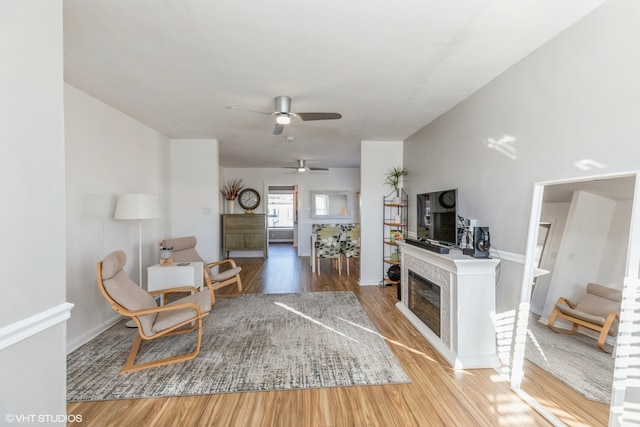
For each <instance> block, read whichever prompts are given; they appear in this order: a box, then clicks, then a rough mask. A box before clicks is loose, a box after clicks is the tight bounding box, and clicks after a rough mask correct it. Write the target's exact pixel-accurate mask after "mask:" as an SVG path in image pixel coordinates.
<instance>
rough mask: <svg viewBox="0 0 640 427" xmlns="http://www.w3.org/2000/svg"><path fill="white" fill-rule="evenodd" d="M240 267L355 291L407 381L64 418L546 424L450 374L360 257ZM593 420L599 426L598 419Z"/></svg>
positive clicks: (71, 407)
mask: <svg viewBox="0 0 640 427" xmlns="http://www.w3.org/2000/svg"><path fill="white" fill-rule="evenodd" d="M236 261H237V262H238V265H240V266H241V267H242V268H243V271H242V281H243V287H244V289H245V292H247V293H289V292H323V291H343V290H349V291H353V292H354V293H355V294H356V295H357V297H358V299H359V300H360V302H361V304H362V306H363V307H364V309H365V311H366V312H367V314H368V315H369V317H370V318H371V320H372V322H373V324H374V325H375V327H376V328H377V331H378V333H379V334H380V335H381V336H382V337H383V338H384V339H385V341H386V342H387V344H388V346H389V348H390V349H391V351H392V352H393V353H394V355H395V356H396V357H397V359H398V361H399V362H400V364H401V365H402V367H403V369H404V370H405V372H406V373H407V375H408V376H409V377H410V379H411V384H391V385H382V386H366V387H336V388H325V389H309V390H286V391H271V392H248V393H228V394H217V395H204V396H185V397H169V398H155V399H130V400H118V401H105V402H79V403H78V402H70V403H68V404H67V411H68V413H69V414H75V415H82V417H83V423H82V425H83V427H87V426H101V427H102V426H129V425H135V426H173V425H175V426H265V427H270V426H385V427H387V426H399V427H402V426H545V425H549V424H548V423H547V422H546V421H545V420H544V418H542V417H541V416H540V415H539V414H538V413H536V412H535V411H534V410H533V409H532V408H531V407H529V406H528V405H527V404H526V403H524V402H523V401H522V400H521V399H520V398H518V397H517V396H516V394H514V393H513V392H512V391H511V390H510V389H509V384H508V382H506V381H505V380H504V379H501V378H500V377H499V376H498V375H497V373H496V372H495V371H494V370H492V369H474V370H468V371H462V372H460V371H454V370H453V369H451V368H450V367H449V366H448V364H447V363H446V362H445V361H444V359H443V358H442V357H441V356H440V354H439V353H437V351H435V350H434V349H433V347H431V346H430V345H429V344H428V342H427V341H426V340H425V339H424V337H422V335H420V333H419V332H418V331H417V330H416V329H415V328H414V327H413V325H411V324H410V323H409V322H408V321H407V320H406V318H404V316H402V314H401V313H399V311H398V310H397V309H396V308H395V303H396V302H397V299H396V289H395V287H381V286H363V287H359V286H358V276H359V265H358V262H357V260H355V261H356V262H353V260H352V264H351V275H350V276H347V275H346V274H345V272H344V271H343V274H342V275H341V276H340V275H338V274H337V271H335V270H333V271H332V270H331V269H330V268H329V267H328V266H327V268H326V269H323V271H322V275H321V276H320V277H318V276H317V275H316V274H313V273H312V272H311V265H310V263H309V258H308V257H297V256H296V255H295V249H293V248H292V247H291V246H290V245H272V246H271V247H270V249H269V258H268V259H267V260H264V259H262V258H238V259H236ZM214 310H215V308H214ZM372 333H373V332H372ZM123 363H124V361H123ZM530 374H531V376H532V377H533V378H534V380H532V381H533V382H534V383H536V384H540V385H541V387H543V388H545V390H546V387H555V386H557V384H554V383H553V382H547V381H546V379H545V378H544V376H545V374H544V372H538V371H535V370H534V371H531V372H530ZM554 390H555V389H554ZM559 390H560V391H557V393H569V394H571V393H572V392H571V391H570V390H569V392H567V391H566V390H563V389H559ZM554 393H556V392H554ZM573 394H574V395H575V393H573ZM574 397H575V396H569V397H567V394H565V395H564V396H563V400H564V401H565V402H566V401H567V400H569V401H571V402H572V403H571V406H572V408H573V409H574V410H576V411H584V412H592V402H590V401H586V402H585V401H584V399H583V400H582V401H580V399H576V400H575V401H574ZM578 397H579V396H578ZM604 412H605V413H606V408H605V411H604ZM575 419H576V420H580V418H579V417H577V418H575ZM583 420H584V419H583ZM589 421H590V422H593V423H599V422H601V417H597V416H596V417H593V416H590V418H589ZM576 425H577V424H576ZM583 425H606V423H605V424H589V423H586V424H583Z"/></svg>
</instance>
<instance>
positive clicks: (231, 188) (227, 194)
mask: <svg viewBox="0 0 640 427" xmlns="http://www.w3.org/2000/svg"><path fill="white" fill-rule="evenodd" d="M243 188H244V184H242V179H238V178H236V179H230V180H228V181H227V183H226V184H225V185H223V186H222V188H221V189H220V193H221V194H222V197H224V200H225V213H233V206H234V203H233V201H234V200H235V199H236V198H237V197H238V194H240V191H242V189H243Z"/></svg>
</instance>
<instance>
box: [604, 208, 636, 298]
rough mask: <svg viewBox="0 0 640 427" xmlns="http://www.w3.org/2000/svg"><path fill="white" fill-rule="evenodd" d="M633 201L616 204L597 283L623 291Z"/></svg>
mask: <svg viewBox="0 0 640 427" xmlns="http://www.w3.org/2000/svg"><path fill="white" fill-rule="evenodd" d="M631 208H632V201H631V200H623V201H619V202H616V204H615V208H614V211H613V217H612V219H611V227H610V228H609V232H608V233H607V241H606V243H605V246H604V253H603V255H602V261H601V262H600V268H599V269H598V275H597V277H596V283H600V284H602V285H605V286H609V287H612V288H617V289H622V285H623V279H624V276H625V273H624V272H625V266H626V261H627V248H628V246H629V225H630V223H631Z"/></svg>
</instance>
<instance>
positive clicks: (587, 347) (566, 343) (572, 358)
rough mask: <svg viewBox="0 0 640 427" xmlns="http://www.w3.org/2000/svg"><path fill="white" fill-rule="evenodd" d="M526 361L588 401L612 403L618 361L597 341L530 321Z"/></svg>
mask: <svg viewBox="0 0 640 427" xmlns="http://www.w3.org/2000/svg"><path fill="white" fill-rule="evenodd" d="M609 350H611V349H610V348H609ZM525 357H526V358H527V359H528V360H529V361H531V362H533V363H535V364H536V365H538V366H539V367H540V368H542V369H544V370H545V371H547V372H548V373H549V374H551V375H552V376H554V377H555V378H557V379H558V380H560V381H561V382H563V383H564V384H566V385H567V386H569V387H571V388H572V389H574V390H575V391H577V392H578V393H580V394H581V395H583V396H584V397H586V398H587V399H591V400H595V401H597V402H602V403H606V404H609V403H610V401H611V386H612V383H613V368H614V362H615V360H614V358H613V357H611V354H608V353H605V352H603V351H602V350H600V349H599V348H598V346H597V340H596V339H595V338H590V337H587V336H584V335H582V334H579V333H578V334H575V335H567V334H558V333H556V332H553V331H552V330H551V329H549V328H548V327H547V326H546V325H544V324H542V323H540V322H538V321H536V320H533V319H530V320H529V329H528V331H527V343H526V347H525Z"/></svg>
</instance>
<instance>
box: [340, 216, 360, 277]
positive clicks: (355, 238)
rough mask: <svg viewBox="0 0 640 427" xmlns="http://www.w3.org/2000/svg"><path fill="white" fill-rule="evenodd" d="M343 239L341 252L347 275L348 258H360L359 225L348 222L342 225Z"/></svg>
mask: <svg viewBox="0 0 640 427" xmlns="http://www.w3.org/2000/svg"><path fill="white" fill-rule="evenodd" d="M344 228H345V231H344V234H345V239H344V241H343V242H342V253H343V254H344V257H345V261H346V264H347V276H348V275H349V259H350V258H360V226H359V225H355V224H349V225H347V226H345V227H344Z"/></svg>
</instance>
